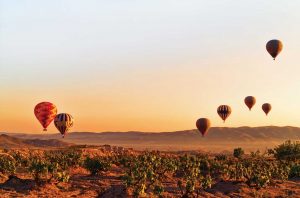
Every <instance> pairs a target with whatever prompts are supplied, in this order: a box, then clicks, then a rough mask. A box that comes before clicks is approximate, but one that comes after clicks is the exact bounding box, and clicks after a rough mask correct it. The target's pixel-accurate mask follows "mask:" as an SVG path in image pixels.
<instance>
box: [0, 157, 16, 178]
mask: <svg viewBox="0 0 300 198" xmlns="http://www.w3.org/2000/svg"><path fill="white" fill-rule="evenodd" d="M15 171H16V161H15V159H14V158H13V157H12V156H11V155H8V154H0V173H2V174H10V175H11V174H14V173H15Z"/></svg>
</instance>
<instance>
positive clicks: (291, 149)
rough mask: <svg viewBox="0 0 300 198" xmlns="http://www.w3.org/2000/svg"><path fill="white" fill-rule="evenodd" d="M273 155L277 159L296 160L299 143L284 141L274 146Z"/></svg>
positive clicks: (299, 155)
mask: <svg viewBox="0 0 300 198" xmlns="http://www.w3.org/2000/svg"><path fill="white" fill-rule="evenodd" d="M273 154H274V157H275V158H276V159H278V160H288V161H296V160H299V159H300V143H299V142H291V141H290V140H288V141H286V142H285V143H283V144H280V145H279V146H277V147H275V148H274V150H273Z"/></svg>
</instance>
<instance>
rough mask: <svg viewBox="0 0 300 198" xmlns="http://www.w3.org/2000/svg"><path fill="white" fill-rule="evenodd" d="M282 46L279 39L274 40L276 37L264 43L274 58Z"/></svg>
mask: <svg viewBox="0 0 300 198" xmlns="http://www.w3.org/2000/svg"><path fill="white" fill-rule="evenodd" d="M282 48H283V45H282V42H281V41H280V40H276V39H273V40H270V41H268V43H267V45H266V49H267V51H268V52H269V54H270V55H271V56H272V57H273V59H274V60H275V58H276V57H277V56H278V54H279V53H280V52H281V50H282Z"/></svg>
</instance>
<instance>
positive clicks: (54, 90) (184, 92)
mask: <svg viewBox="0 0 300 198" xmlns="http://www.w3.org/2000/svg"><path fill="white" fill-rule="evenodd" d="M299 7H300V1H296V0H295V1H294V0H290V1H281V0H268V1H261V0H243V1H236V0H219V1H210V0H188V1H182V0H151V1H146V0H143V1H140V0H139V1H138V0H110V1H104V0H103V1H101V0H87V1H80V0H52V1H46V0H23V1H19V0H9V1H8V0H0V131H6V132H27V133H41V131H42V127H41V126H40V124H39V123H38V121H37V120H36V118H35V116H34V114H33V109H34V106H35V105H36V104H37V103H39V102H42V101H50V102H52V103H54V104H55V105H56V106H57V108H58V111H59V113H62V112H66V113H70V114H71V115H73V117H74V120H75V122H74V127H73V128H72V130H71V131H97V132H100V131H148V132H160V131H176V130H186V129H193V128H195V121H196V120H197V119H198V118H200V117H207V118H209V119H210V120H211V122H212V126H219V127H222V126H224V127H238V126H268V125H276V126H286V125H290V126H298V127H300V111H299V109H300V91H299V88H300V80H299V73H300V68H299V62H298V61H299V54H298V52H299V51H300V37H299V35H300V27H299V25H298V24H299V21H300V12H299ZM270 39H280V40H281V41H282V42H283V51H282V52H281V54H280V55H279V56H278V58H277V59H276V61H273V59H272V58H271V56H270V55H269V54H268V53H267V52H266V50H265V44H266V42H267V41H268V40H270ZM248 95H253V96H255V97H256V99H257V103H256V105H255V106H254V107H253V109H252V111H251V112H249V110H248V109H247V107H246V106H245V104H244V98H245V97H246V96H248ZM265 102H269V103H271V104H272V106H273V109H272V111H271V113H270V114H269V116H268V117H266V116H265V115H264V113H263V112H262V110H261V105H262V104H263V103H265ZM221 104H227V105H230V106H231V108H232V114H231V115H230V117H229V118H228V119H227V121H226V123H223V122H222V120H221V119H220V118H219V116H218V115H217V113H216V111H217V107H218V106H219V105H221ZM54 132H56V129H55V127H54V126H53V123H52V124H51V126H50V127H49V133H54Z"/></svg>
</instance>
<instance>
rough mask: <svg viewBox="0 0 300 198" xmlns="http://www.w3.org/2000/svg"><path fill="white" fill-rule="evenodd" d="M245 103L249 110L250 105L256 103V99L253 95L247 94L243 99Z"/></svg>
mask: <svg viewBox="0 0 300 198" xmlns="http://www.w3.org/2000/svg"><path fill="white" fill-rule="evenodd" d="M244 102H245V104H246V105H247V107H248V108H249V110H250V111H251V109H252V107H253V106H254V105H255V103H256V99H255V98H254V97H253V96H247V97H246V98H245V100H244Z"/></svg>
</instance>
